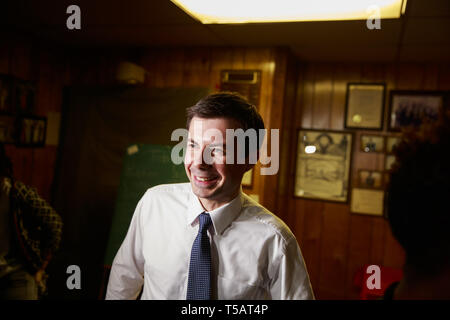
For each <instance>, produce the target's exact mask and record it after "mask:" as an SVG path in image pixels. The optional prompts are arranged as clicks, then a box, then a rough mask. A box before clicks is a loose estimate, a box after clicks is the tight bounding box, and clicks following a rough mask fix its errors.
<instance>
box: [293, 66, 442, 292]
mask: <svg viewBox="0 0 450 320" xmlns="http://www.w3.org/2000/svg"><path fill="white" fill-rule="evenodd" d="M298 77H299V78H298V86H297V101H296V104H295V110H294V116H293V117H292V120H291V121H292V123H291V124H290V126H291V130H290V132H291V138H290V149H291V150H292V151H293V152H292V153H291V159H290V165H289V178H288V179H286V181H287V182H286V183H287V184H288V186H287V188H288V189H289V192H290V194H291V196H289V197H288V204H287V206H288V210H287V212H288V215H287V216H286V215H285V216H284V218H285V220H286V221H287V223H288V224H289V226H290V227H291V228H292V229H293V231H294V233H295V234H296V236H297V239H298V241H299V243H300V246H301V248H302V252H303V255H304V258H305V260H306V264H307V267H308V270H309V274H310V277H311V282H312V285H313V288H314V290H315V293H316V296H317V298H319V299H355V298H358V289H357V288H356V287H355V286H354V284H353V278H354V276H355V273H356V272H357V271H358V269H359V268H361V267H362V266H363V265H365V264H377V265H381V266H388V267H395V268H401V267H402V265H403V262H404V253H403V250H402V248H401V247H400V245H399V244H398V243H397V241H396V240H395V239H394V238H393V236H392V234H391V232H390V228H389V225H388V223H387V221H385V220H384V219H383V218H381V217H373V216H365V215H356V214H351V213H350V210H349V204H338V203H331V202H323V201H315V200H305V199H300V198H294V197H293V196H292V194H293V190H294V179H295V154H294V153H295V152H294V150H295V144H296V139H297V138H296V135H297V129H299V128H308V129H333V130H344V113H345V97H346V85H347V82H385V83H386V90H387V91H386V101H385V106H386V107H385V117H384V119H385V121H384V123H385V125H384V130H383V131H381V132H380V131H377V132H374V131H361V130H355V136H354V139H355V143H354V146H353V149H354V150H353V159H352V177H353V179H352V180H355V179H356V172H357V169H372V170H383V167H384V155H382V154H363V153H360V152H358V149H359V138H360V135H361V134H363V133H366V134H367V133H370V134H382V135H389V132H388V131H387V129H386V124H387V122H386V121H387V113H388V103H389V100H388V99H389V91H390V90H393V89H411V90H449V89H450V66H449V65H448V64H447V65H439V64H417V63H416V64H375V63H374V64H365V63H364V64H361V63H348V64H340V63H308V64H304V65H302V67H301V69H300V72H299V74H298ZM285 124H286V123H285ZM288 125H289V124H288ZM354 182H355V181H353V185H354Z"/></svg>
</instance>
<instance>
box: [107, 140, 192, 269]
mask: <svg viewBox="0 0 450 320" xmlns="http://www.w3.org/2000/svg"><path fill="white" fill-rule="evenodd" d="M171 151H172V147H171V146H163V145H151V144H133V145H131V146H129V147H128V148H127V153H126V156H125V159H124V162H123V167H122V173H121V176H120V185H119V191H118V195H117V200H116V206H115V211H114V215H113V219H112V224H111V230H110V233H109V240H108V245H107V248H106V255H105V260H104V263H105V265H106V266H110V265H111V264H112V262H113V260H114V257H115V255H116V253H117V250H118V249H119V247H120V245H121V244H122V241H123V239H124V238H125V235H126V234H127V231H128V227H129V225H130V222H131V218H132V217H133V213H134V210H135V208H136V205H137V203H138V202H139V200H140V199H141V197H142V196H143V195H144V193H145V191H146V190H147V189H148V188H151V187H154V186H156V185H159V184H165V183H179V182H188V181H189V180H188V178H187V176H186V172H185V171H184V166H183V164H180V165H175V164H174V163H173V162H172V161H171V158H170V154H171Z"/></svg>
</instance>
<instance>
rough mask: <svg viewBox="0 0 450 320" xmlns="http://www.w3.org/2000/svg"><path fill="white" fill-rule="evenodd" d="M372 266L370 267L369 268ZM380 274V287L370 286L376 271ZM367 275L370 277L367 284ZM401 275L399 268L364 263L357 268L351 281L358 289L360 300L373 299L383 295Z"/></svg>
mask: <svg viewBox="0 0 450 320" xmlns="http://www.w3.org/2000/svg"><path fill="white" fill-rule="evenodd" d="M370 266H373V267H372V268H369V267H370ZM376 267H378V268H379V275H380V283H379V284H380V288H379V289H378V288H372V286H370V284H374V283H375V282H376V281H375V282H374V276H375V274H376V273H377V272H378V269H377V268H376ZM369 277H372V278H371V279H370V280H369V285H368V283H367V280H368V279H369ZM402 277H403V271H402V270H401V269H395V268H390V267H384V266H378V265H370V264H367V265H364V266H363V267H362V268H361V269H359V270H358V271H357V272H356V274H355V277H354V278H353V282H354V284H355V286H356V287H357V288H359V289H360V292H359V297H360V299H361V300H374V299H379V298H381V297H382V296H383V295H384V291H385V290H386V289H387V288H388V287H389V286H390V285H391V284H392V283H394V282H397V281H400V280H401V279H402Z"/></svg>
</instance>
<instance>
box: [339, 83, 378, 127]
mask: <svg viewBox="0 0 450 320" xmlns="http://www.w3.org/2000/svg"><path fill="white" fill-rule="evenodd" d="M385 87H386V85H385V84H384V83H348V84H347V96H346V104H345V128H347V129H367V130H382V129H383V114H384V97H385Z"/></svg>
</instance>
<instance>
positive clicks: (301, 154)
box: [294, 129, 353, 202]
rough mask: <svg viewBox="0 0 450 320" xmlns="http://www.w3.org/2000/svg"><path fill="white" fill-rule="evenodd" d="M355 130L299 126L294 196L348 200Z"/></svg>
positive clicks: (337, 200) (339, 200) (336, 200)
mask: <svg viewBox="0 0 450 320" xmlns="http://www.w3.org/2000/svg"><path fill="white" fill-rule="evenodd" d="M352 142H353V133H351V132H343V131H325V130H309V129H300V130H299V131H298V141H297V159H296V174H295V187H294V196H296V197H301V198H308V199H316V200H326V201H335V202H347V201H348V186H349V181H350V163H351V158H352V157H351V152H352Z"/></svg>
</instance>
